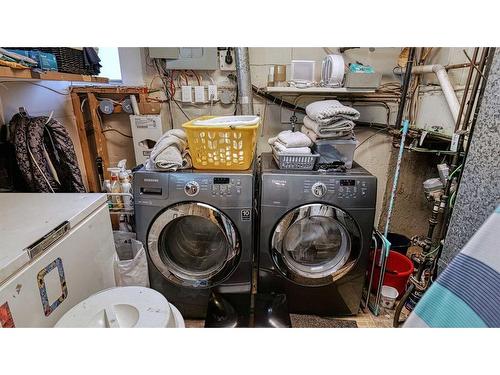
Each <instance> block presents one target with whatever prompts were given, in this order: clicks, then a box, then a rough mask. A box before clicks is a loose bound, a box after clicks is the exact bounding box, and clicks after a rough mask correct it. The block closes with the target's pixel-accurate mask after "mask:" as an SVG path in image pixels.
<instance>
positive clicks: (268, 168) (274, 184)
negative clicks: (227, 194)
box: [258, 153, 377, 316]
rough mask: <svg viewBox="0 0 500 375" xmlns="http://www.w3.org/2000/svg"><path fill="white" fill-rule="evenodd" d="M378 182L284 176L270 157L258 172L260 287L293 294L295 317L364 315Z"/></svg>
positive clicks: (351, 174) (353, 176)
mask: <svg viewBox="0 0 500 375" xmlns="http://www.w3.org/2000/svg"><path fill="white" fill-rule="evenodd" d="M376 190H377V181H376V178H375V177H374V176H373V175H371V174H370V173H369V172H368V171H366V170H365V169H363V168H362V167H360V166H359V165H357V164H354V165H353V168H352V169H350V170H348V171H347V172H321V171H291V170H280V169H279V168H278V166H277V165H276V163H275V161H274V159H273V156H272V154H270V153H263V154H262V156H261V165H260V173H259V195H260V199H259V207H260V220H259V221H260V224H259V225H260V227H259V229H260V230H259V245H260V250H259V280H258V290H259V292H262V293H272V292H276V293H286V295H287V300H288V308H289V311H290V312H292V313H304V314H320V315H339V316H341V315H354V314H357V313H358V310H359V307H360V302H361V296H362V289H363V284H364V280H365V272H366V267H367V263H368V258H369V244H370V241H371V236H372V230H373V222H374V216H375V201H376Z"/></svg>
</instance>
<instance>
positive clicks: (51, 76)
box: [0, 66, 109, 83]
mask: <svg viewBox="0 0 500 375" xmlns="http://www.w3.org/2000/svg"><path fill="white" fill-rule="evenodd" d="M0 80H6V81H16V80H26V81H32V80H35V81H38V80H41V81H68V82H92V83H109V79H108V78H104V77H95V76H87V75H82V74H71V73H61V72H43V73H38V72H34V71H32V70H30V69H11V68H8V67H4V66H0Z"/></svg>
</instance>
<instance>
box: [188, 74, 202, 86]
mask: <svg viewBox="0 0 500 375" xmlns="http://www.w3.org/2000/svg"><path fill="white" fill-rule="evenodd" d="M190 72H191V73H193V75H194V76H195V78H196V81H198V86H201V81H200V76H199V75H198V73H196V72H195V71H194V70H190Z"/></svg>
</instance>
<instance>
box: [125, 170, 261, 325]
mask: <svg viewBox="0 0 500 375" xmlns="http://www.w3.org/2000/svg"><path fill="white" fill-rule="evenodd" d="M133 181H134V205H135V220H136V231H137V239H138V240H140V241H142V242H143V243H144V244H145V246H146V249H147V254H148V261H149V262H148V265H149V276H150V282H151V287H152V288H154V289H156V290H157V291H159V292H160V293H162V294H163V295H165V297H166V298H167V299H168V301H169V302H171V303H172V304H174V305H175V306H176V307H177V308H178V309H179V310H180V312H181V313H182V315H183V316H184V317H185V318H204V317H205V315H206V309H207V303H208V299H209V297H210V293H211V292H212V291H216V292H221V293H250V290H251V273H252V251H253V216H254V215H253V208H254V207H255V205H254V173H253V170H248V171H238V172H229V171H214V172H212V171H196V170H184V171H177V172H155V171H147V170H144V169H141V170H139V171H137V172H136V173H135V174H134V180H133Z"/></svg>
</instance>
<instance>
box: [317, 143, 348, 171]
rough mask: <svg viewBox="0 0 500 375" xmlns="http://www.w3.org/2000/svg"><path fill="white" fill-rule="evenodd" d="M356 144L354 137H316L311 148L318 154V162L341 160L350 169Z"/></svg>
mask: <svg viewBox="0 0 500 375" xmlns="http://www.w3.org/2000/svg"><path fill="white" fill-rule="evenodd" d="M357 144H358V142H357V141H356V139H355V138H350V139H318V140H316V142H314V145H313V147H312V150H313V152H315V153H317V154H319V155H320V158H319V161H318V162H319V163H334V162H336V161H342V162H344V165H345V167H346V168H347V169H351V168H352V161H353V159H354V151H355V150H356V146H357Z"/></svg>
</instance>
